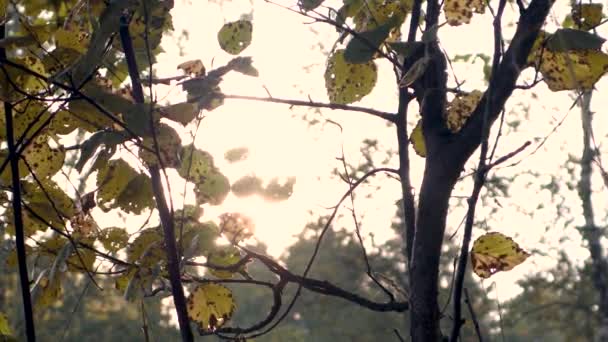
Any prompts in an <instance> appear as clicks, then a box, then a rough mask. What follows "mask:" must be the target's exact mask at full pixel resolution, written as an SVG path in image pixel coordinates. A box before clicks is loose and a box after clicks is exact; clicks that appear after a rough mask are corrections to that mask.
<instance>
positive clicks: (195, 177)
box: [177, 144, 215, 183]
mask: <svg viewBox="0 0 608 342" xmlns="http://www.w3.org/2000/svg"><path fill="white" fill-rule="evenodd" d="M179 160H180V164H179V168H178V169H177V172H178V173H179V175H180V176H182V177H183V178H184V179H188V180H191V181H192V182H194V183H199V182H202V181H203V180H204V179H205V177H206V176H207V175H208V174H210V173H211V172H212V171H213V169H214V168H215V166H213V157H211V154H209V153H208V152H205V151H203V150H199V149H197V148H195V147H193V145H192V144H190V145H187V146H183V147H182V149H181V152H180V153H179Z"/></svg>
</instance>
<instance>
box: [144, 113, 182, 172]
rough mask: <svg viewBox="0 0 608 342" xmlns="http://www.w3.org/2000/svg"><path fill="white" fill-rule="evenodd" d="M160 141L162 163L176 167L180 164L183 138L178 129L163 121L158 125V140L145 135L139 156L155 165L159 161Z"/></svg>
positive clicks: (149, 163)
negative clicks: (179, 157)
mask: <svg viewBox="0 0 608 342" xmlns="http://www.w3.org/2000/svg"><path fill="white" fill-rule="evenodd" d="M155 142H156V143H158V155H159V156H160V158H161V161H162V165H163V166H165V167H176V166H178V165H179V159H178V156H179V152H180V150H181V148H182V140H181V139H180V137H179V134H177V131H175V129H173V128H172V127H171V126H169V125H167V124H165V123H161V124H160V125H158V126H156V141H155V140H154V137H151V136H150V137H145V138H144V144H143V145H144V146H145V147H146V148H143V147H141V148H140V149H139V156H140V157H141V159H142V160H143V161H145V162H146V163H147V164H148V165H155V164H156V163H157V162H158V156H157V153H156V145H155Z"/></svg>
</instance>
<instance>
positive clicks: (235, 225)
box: [220, 213, 254, 244]
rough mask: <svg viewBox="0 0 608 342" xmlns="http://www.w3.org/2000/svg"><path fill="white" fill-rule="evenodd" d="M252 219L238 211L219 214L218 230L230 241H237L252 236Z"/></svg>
mask: <svg viewBox="0 0 608 342" xmlns="http://www.w3.org/2000/svg"><path fill="white" fill-rule="evenodd" d="M253 231H254V224H253V220H251V219H250V218H249V217H247V216H245V215H243V214H240V213H224V214H222V215H220V232H221V233H222V234H223V235H224V236H225V237H226V239H228V241H230V242H231V243H234V244H236V243H239V242H241V241H243V240H245V239H248V238H250V237H252V236H253Z"/></svg>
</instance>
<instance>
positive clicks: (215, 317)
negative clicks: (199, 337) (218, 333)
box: [187, 283, 236, 331]
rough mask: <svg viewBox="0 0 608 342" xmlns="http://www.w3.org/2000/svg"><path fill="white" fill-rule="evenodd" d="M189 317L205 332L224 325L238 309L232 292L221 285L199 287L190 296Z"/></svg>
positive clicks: (210, 284)
mask: <svg viewBox="0 0 608 342" xmlns="http://www.w3.org/2000/svg"><path fill="white" fill-rule="evenodd" d="M187 305H188V317H190V319H191V320H192V321H193V322H195V323H197V324H198V326H199V329H201V330H203V331H213V330H215V329H217V328H218V327H221V326H222V325H224V324H225V323H226V322H227V321H228V320H230V318H231V317H232V314H233V313H234V310H235V308H236V305H235V302H234V298H233V295H232V291H230V289H228V288H227V287H224V286H222V285H219V284H213V283H209V284H203V285H198V286H197V287H196V288H195V289H194V290H193V291H192V292H191V293H190V296H188V303H187Z"/></svg>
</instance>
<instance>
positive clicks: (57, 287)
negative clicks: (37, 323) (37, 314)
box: [31, 270, 63, 309]
mask: <svg viewBox="0 0 608 342" xmlns="http://www.w3.org/2000/svg"><path fill="white" fill-rule="evenodd" d="M48 275H49V272H48V270H45V271H44V272H42V273H40V275H39V276H38V278H37V279H36V282H35V283H34V285H33V286H32V289H31V293H32V301H33V302H34V303H35V306H36V309H42V308H45V307H48V306H50V305H52V304H54V303H55V302H57V301H58V300H59V299H61V298H62V297H63V290H62V288H61V280H60V279H59V278H58V277H54V278H49V276H48Z"/></svg>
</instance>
